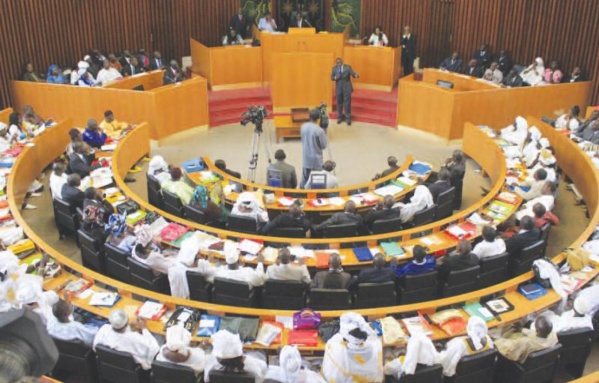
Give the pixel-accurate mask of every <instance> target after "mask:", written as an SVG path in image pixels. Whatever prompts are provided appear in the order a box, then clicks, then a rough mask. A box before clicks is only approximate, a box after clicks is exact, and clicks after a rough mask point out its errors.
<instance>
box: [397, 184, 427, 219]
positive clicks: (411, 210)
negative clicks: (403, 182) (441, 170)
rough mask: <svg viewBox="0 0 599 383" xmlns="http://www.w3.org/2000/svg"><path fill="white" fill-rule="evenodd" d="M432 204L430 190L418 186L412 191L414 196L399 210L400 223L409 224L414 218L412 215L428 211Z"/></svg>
mask: <svg viewBox="0 0 599 383" xmlns="http://www.w3.org/2000/svg"><path fill="white" fill-rule="evenodd" d="M434 204H435V202H434V201H433V195H432V194H431V192H430V190H428V188H427V187H426V186H424V185H418V186H416V189H415V190H414V195H413V196H412V198H410V202H409V203H407V204H405V205H404V206H403V207H402V208H401V211H400V212H399V218H401V222H409V221H411V220H412V218H414V214H416V213H418V212H421V211H422V210H425V209H428V208H430V207H432V206H433V205H434Z"/></svg>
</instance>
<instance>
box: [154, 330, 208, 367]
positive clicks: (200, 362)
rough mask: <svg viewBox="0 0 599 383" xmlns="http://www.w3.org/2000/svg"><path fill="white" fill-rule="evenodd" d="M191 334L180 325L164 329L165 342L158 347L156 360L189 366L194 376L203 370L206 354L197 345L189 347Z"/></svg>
mask: <svg viewBox="0 0 599 383" xmlns="http://www.w3.org/2000/svg"><path fill="white" fill-rule="evenodd" d="M190 342H191V334H190V332H189V331H187V330H186V329H185V328H184V327H183V326H182V325H176V326H171V327H169V328H168V329H167V330H166V343H165V344H164V345H163V346H162V347H160V351H159V352H158V355H156V360H157V361H159V362H168V363H173V364H178V365H180V366H185V367H189V368H191V369H192V370H193V372H194V373H195V374H196V376H199V375H200V374H202V373H203V372H204V364H205V363H206V354H205V353H204V350H202V349H201V348H199V347H189V343H190Z"/></svg>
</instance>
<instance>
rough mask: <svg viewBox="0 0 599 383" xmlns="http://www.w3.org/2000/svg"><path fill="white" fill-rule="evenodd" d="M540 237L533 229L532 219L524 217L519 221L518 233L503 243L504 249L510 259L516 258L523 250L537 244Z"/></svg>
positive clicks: (537, 231)
mask: <svg viewBox="0 0 599 383" xmlns="http://www.w3.org/2000/svg"><path fill="white" fill-rule="evenodd" d="M540 236H541V233H540V232H539V229H537V228H536V227H535V221H534V219H533V218H532V217H530V216H524V217H522V219H521V220H520V231H518V233H517V234H516V235H514V236H513V237H511V238H510V239H508V240H507V241H506V242H505V248H506V250H507V252H508V253H509V254H510V257H516V256H518V255H519V254H520V252H521V251H522V250H523V249H525V248H526V247H528V246H530V245H532V244H533V243H535V242H537V241H538V240H539V238H540Z"/></svg>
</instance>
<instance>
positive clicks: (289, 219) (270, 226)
mask: <svg viewBox="0 0 599 383" xmlns="http://www.w3.org/2000/svg"><path fill="white" fill-rule="evenodd" d="M297 227H298V228H301V229H302V230H303V231H304V235H306V233H307V232H308V231H309V230H311V229H312V222H310V220H309V219H307V218H306V216H305V215H304V214H303V212H302V208H301V207H299V206H298V205H296V204H293V205H291V206H290V207H289V213H284V214H279V215H278V216H277V217H276V218H275V219H273V220H272V221H270V222H269V223H267V224H266V225H264V227H263V228H262V234H264V235H270V233H272V232H273V231H274V230H276V229H285V228H297Z"/></svg>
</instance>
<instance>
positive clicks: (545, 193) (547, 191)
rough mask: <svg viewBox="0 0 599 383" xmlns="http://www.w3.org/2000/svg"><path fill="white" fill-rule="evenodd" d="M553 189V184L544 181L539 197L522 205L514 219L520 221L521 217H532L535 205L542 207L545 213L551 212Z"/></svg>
mask: <svg viewBox="0 0 599 383" xmlns="http://www.w3.org/2000/svg"><path fill="white" fill-rule="evenodd" d="M555 189H556V186H555V184H554V183H553V182H549V181H546V182H545V183H544V184H543V188H542V189H541V195H540V196H539V197H536V198H533V199H531V200H529V201H528V202H526V203H525V204H524V205H522V208H521V209H520V210H518V212H516V218H517V219H522V217H524V216H527V215H528V216H531V217H532V216H533V215H534V211H533V209H534V206H535V205H536V204H541V205H543V206H544V207H545V210H546V211H551V210H553V208H554V207H555V197H554V193H555Z"/></svg>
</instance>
